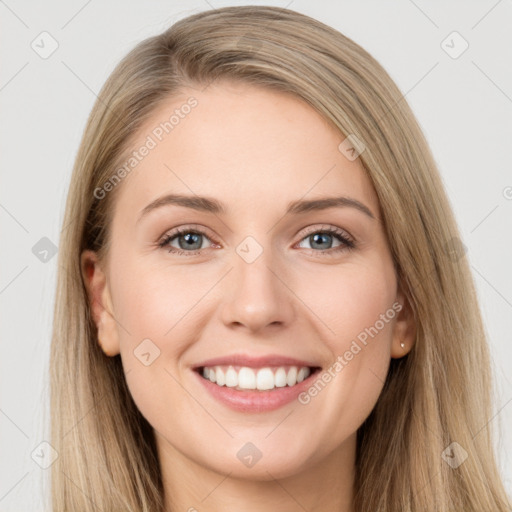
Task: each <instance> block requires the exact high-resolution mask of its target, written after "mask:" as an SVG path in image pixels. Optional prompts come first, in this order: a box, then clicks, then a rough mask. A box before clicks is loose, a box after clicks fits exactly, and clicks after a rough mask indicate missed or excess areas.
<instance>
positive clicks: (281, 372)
mask: <svg viewBox="0 0 512 512" xmlns="http://www.w3.org/2000/svg"><path fill="white" fill-rule="evenodd" d="M275 384H276V388H284V387H285V386H286V370H285V369H284V368H279V369H278V370H277V372H276V375H275Z"/></svg>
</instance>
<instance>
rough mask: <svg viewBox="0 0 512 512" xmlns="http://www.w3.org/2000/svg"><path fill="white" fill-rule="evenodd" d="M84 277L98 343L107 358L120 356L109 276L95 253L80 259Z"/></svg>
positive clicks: (89, 253) (87, 254)
mask: <svg viewBox="0 0 512 512" xmlns="http://www.w3.org/2000/svg"><path fill="white" fill-rule="evenodd" d="M80 266H81V270H82V277H83V279H84V283H85V286H86V288H87V294H88V298H89V303H90V305H91V311H92V317H93V320H94V323H95V324H96V327H97V329H98V343H99V344H100V346H101V348H102V350H103V352H104V353H105V354H106V355H107V356H115V355H117V354H119V352H120V347H119V333H118V330H117V326H116V321H115V316H114V308H113V305H112V298H111V296H110V289H109V285H108V281H107V276H106V274H105V272H104V270H103V269H102V268H101V265H100V263H99V260H98V256H97V254H96V253H95V252H94V251H91V250H86V251H83V252H82V254H81V257H80Z"/></svg>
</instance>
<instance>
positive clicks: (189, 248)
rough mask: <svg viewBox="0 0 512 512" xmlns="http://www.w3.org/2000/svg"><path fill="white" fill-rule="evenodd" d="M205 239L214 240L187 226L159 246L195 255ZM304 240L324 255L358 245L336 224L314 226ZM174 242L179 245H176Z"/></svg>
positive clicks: (170, 234) (172, 233)
mask: <svg viewBox="0 0 512 512" xmlns="http://www.w3.org/2000/svg"><path fill="white" fill-rule="evenodd" d="M333 239H334V241H337V242H338V245H337V246H334V247H333ZM205 240H209V241H210V242H211V241H212V240H211V238H210V237H209V236H208V235H207V234H206V233H205V231H203V230H201V229H198V228H192V227H190V226H185V227H180V228H176V229H175V230H173V231H171V232H170V233H168V234H166V235H165V236H164V238H163V239H162V240H161V241H160V242H159V243H158V246H159V247H161V248H168V249H169V250H168V252H170V253H174V254H178V255H180V256H194V255H197V254H199V253H200V252H201V250H202V249H204V248H205V247H203V242H204V241H205ZM304 241H307V242H309V244H310V247H309V248H308V247H306V249H308V250H309V251H311V252H312V253H314V254H318V255H322V256H334V253H336V254H337V253H339V252H342V251H346V250H351V249H354V248H355V246H356V244H355V242H354V240H352V238H351V237H350V235H348V233H346V232H345V231H343V230H342V229H339V228H336V227H334V226H326V227H324V226H322V227H321V228H319V227H318V226H313V227H311V228H309V229H308V230H307V234H306V236H305V237H303V238H302V239H301V241H300V242H299V244H298V246H299V247H301V248H302V247H303V246H302V245H301V244H302V243H303V242H304ZM174 244H177V245H178V246H177V247H176V245H174Z"/></svg>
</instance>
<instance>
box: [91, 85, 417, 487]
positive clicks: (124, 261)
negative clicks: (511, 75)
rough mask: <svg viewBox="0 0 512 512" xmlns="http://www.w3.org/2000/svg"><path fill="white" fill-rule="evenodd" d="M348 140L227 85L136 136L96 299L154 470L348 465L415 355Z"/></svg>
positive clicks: (246, 471)
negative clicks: (155, 461)
mask: <svg viewBox="0 0 512 512" xmlns="http://www.w3.org/2000/svg"><path fill="white" fill-rule="evenodd" d="M191 97H193V98H195V101H194V100H192V99H191ZM185 105H188V106H189V107H186V106H185ZM173 114H174V118H172V120H171V121H169V120H170V118H171V116H172V115H173ZM166 122H167V123H168V124H167V125H166V124H165V123H166ZM344 139H345V137H344V136H341V135H340V134H339V133H337V132H336V131H335V130H334V129H333V128H332V127H330V126H329V125H328V124H327V123H326V122H325V121H324V120H323V119H322V118H321V117H320V115H319V114H317V113H316V112H315V111H314V110H313V109H312V108H311V107H309V106H308V105H306V104H305V103H303V102H301V101H299V100H297V99H295V98H293V97H291V96H289V95H285V94H283V93H279V92H272V91H269V90H264V89H261V88H256V87H254V86H250V85H242V84H235V83H227V82H224V83H220V84H217V85H215V86H213V85H212V86H209V87H208V88H206V89H205V90H203V91H200V90H199V89H197V90H196V89H186V90H184V91H183V92H182V93H181V94H180V95H179V96H176V97H174V98H172V99H169V100H168V101H167V102H166V103H165V104H164V105H162V106H160V107H159V108H158V111H157V112H155V113H154V114H153V115H152V117H151V118H150V119H148V120H147V122H146V123H145V126H144V127H143V128H142V129H141V130H140V131H139V132H138V137H137V140H136V142H135V143H134V145H133V151H136V152H137V154H136V155H134V158H136V165H133V164H134V163H135V160H133V161H131V166H132V168H131V170H130V171H129V174H128V175H127V176H126V177H124V178H123V180H122V182H121V183H120V184H118V185H116V187H120V188H119V190H116V193H119V195H118V196H117V197H116V203H115V210H114V215H113V224H112V244H111V249H110V252H109V254H108V261H107V262H106V264H105V266H104V267H100V266H96V270H95V272H94V276H93V277H92V278H91V290H92V292H91V293H93V295H94V297H95V298H96V301H97V302H96V303H95V306H94V315H95V320H96V322H97V324H98V329H99V339H100V340H101V342H102V345H103V347H104V349H105V350H106V351H108V352H109V353H110V354H111V355H113V354H118V353H120V355H121V359H122V362H123V367H124V369H125V372H126V380H127V383H128V386H129V389H130V392H131V394H132V396H133V399H134V401H135V403H136V404H137V406H138V408H139V409H140V411H141V413H142V414H143V415H144V417H145V418H146V419H147V420H148V422H149V423H150V424H151V425H152V426H153V428H154V429H155V431H156V433H157V436H156V438H157V443H158V448H159V452H160V454H161V456H162V457H165V456H166V455H168V456H169V457H171V456H176V457H181V458H182V460H186V461H189V462H190V463H192V464H198V465H199V466H201V467H206V468H209V469H211V470H214V471H217V472H219V473H223V474H228V473H231V475H232V476H240V477H242V478H244V477H245V478H254V479H267V478H269V474H271V475H272V476H273V477H275V478H279V477H284V476H287V475H292V474H296V473H299V472H301V471H304V470H307V468H308V467H312V464H317V463H321V462H322V461H323V460H324V459H326V458H327V457H329V456H333V454H334V455H337V456H339V457H352V456H353V449H354V446H355V433H356V430H357V429H358V427H359V426H360V425H361V424H362V423H363V421H364V420H365V418H366V417H367V416H368V415H369V413H370V412H371V410H372V408H373V407H374V405H375V403H376V401H377V398H378V396H379V394H380V392H381V389H382V387H383V383H384V380H385V377H386V373H387V370H388V366H389V363H390V358H391V357H401V356H402V355H405V353H406V352H407V351H408V350H409V349H410V343H409V341H408V339H406V335H407V332H408V331H407V327H406V320H405V319H404V318H405V316H404V311H405V309H404V310H403V311H402V312H401V313H400V312H399V310H400V308H401V306H402V304H403V300H402V299H403V297H402V295H401V294H400V293H398V290H397V280H396V276H395V272H394V267H393V262H392V258H391V254H390V251H389V247H388V245H387V240H386V236H385V233H384V230H383V225H382V222H381V216H380V212H379V203H378V200H377V196H376V194H375V191H374V190H373V188H372V185H371V182H370V181H369V179H368V177H367V176H366V175H365V172H364V170H363V167H362V164H361V162H360V160H359V158H355V155H354V153H353V151H352V152H351V151H350V149H349V148H347V147H346V146H344V145H342V146H341V149H340V148H339V146H340V143H342V142H343V141H344ZM363 142H364V141H363ZM347 143H348V141H346V142H345V144H347ZM143 147H146V148H147V149H146V150H144V149H141V148H143ZM128 168H130V165H129V166H128ZM121 176H122V174H121ZM108 188H109V187H108V185H107V187H105V188H104V190H107V189H108ZM106 193H107V194H108V193H110V192H108V191H107V192H106ZM171 196H173V197H174V199H172V197H171ZM166 197H167V199H166ZM177 197H180V198H181V199H179V200H177V199H176V198H177ZM202 198H205V199H202ZM334 198H345V199H339V200H338V201H337V203H335V201H331V202H330V203H329V204H327V203H325V204H323V203H321V202H319V203H317V202H315V201H319V200H324V199H330V200H332V199H334ZM187 205H188V206H187ZM308 205H309V206H308ZM325 206H328V207H325ZM178 229H179V230H180V233H177V232H176V230H178ZM88 260H91V261H94V254H92V253H90V252H89V251H87V252H86V253H84V255H83V263H84V265H85V264H86V262H87V261H88ZM98 304H102V305H103V307H100V306H99V305H98ZM402 317H404V318H402ZM404 340H405V341H406V342H407V345H406V346H405V348H402V347H401V346H400V343H401V342H402V341H404ZM205 366H206V369H204V367H205ZM303 367H304V369H301V368H303ZM294 368H295V369H294ZM308 373H309V377H308ZM304 377H305V378H304ZM303 378H304V380H302V379H303ZM212 380H215V381H216V382H212ZM301 380H302V382H298V381H301ZM254 386H256V389H253V388H254ZM239 388H243V389H239ZM269 388H270V389H269Z"/></svg>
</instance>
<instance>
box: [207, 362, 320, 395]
mask: <svg viewBox="0 0 512 512" xmlns="http://www.w3.org/2000/svg"><path fill="white" fill-rule="evenodd" d="M310 374H311V370H310V369H309V368H308V367H307V366H303V367H301V368H297V367H296V366H290V367H286V368H285V367H283V366H280V367H277V368H270V367H265V368H260V369H257V370H256V369H253V368H249V367H247V366H242V367H241V368H240V369H239V370H238V371H237V370H235V368H233V367H232V366H229V367H226V366H213V367H211V368H208V367H204V368H203V377H204V378H205V379H207V380H210V381H211V382H215V383H216V384H217V385H218V386H227V387H229V388H236V389H238V390H244V389H257V390H260V391H267V390H270V389H274V388H283V387H285V386H290V387H291V386H295V385H296V384H298V383H299V382H302V381H303V380H304V379H307V378H308V377H309V375H310Z"/></svg>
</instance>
